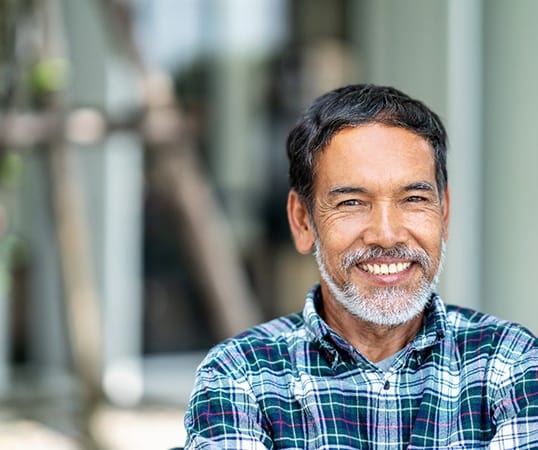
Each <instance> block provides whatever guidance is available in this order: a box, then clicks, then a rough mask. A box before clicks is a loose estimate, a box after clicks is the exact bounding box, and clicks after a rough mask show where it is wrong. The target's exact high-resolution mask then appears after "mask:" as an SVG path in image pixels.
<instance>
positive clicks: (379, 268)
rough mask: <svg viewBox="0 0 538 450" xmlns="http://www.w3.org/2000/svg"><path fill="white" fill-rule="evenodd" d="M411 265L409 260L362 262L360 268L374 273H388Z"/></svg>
mask: <svg viewBox="0 0 538 450" xmlns="http://www.w3.org/2000/svg"><path fill="white" fill-rule="evenodd" d="M409 266H411V263H410V262H405V263H401V262H399V263H391V264H362V265H361V269H362V270H365V271H366V272H370V273H373V274H374V275H389V274H395V273H398V272H402V271H404V270H406V269H408V268H409Z"/></svg>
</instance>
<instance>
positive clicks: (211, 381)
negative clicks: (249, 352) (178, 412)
mask: <svg viewBox="0 0 538 450" xmlns="http://www.w3.org/2000/svg"><path fill="white" fill-rule="evenodd" d="M185 428H186V430H187V442H186V444H185V449H197V450H199V449H238V450H254V449H255V450H258V449H260V450H261V449H268V448H272V443H271V439H270V437H269V435H268V433H267V432H266V430H265V429H264V427H263V425H262V414H261V411H260V408H259V405H258V402H257V401H256V398H255V397H254V395H253V393H252V391H251V389H250V385H249V384H248V382H247V381H246V379H244V378H243V377H241V376H237V375H235V374H231V373H229V372H228V371H225V370H223V371H220V370H217V369H215V368H201V369H199V370H198V373H197V376H196V382H195V387H194V391H193V393H192V395H191V399H190V402H189V408H188V410H187V413H186V414H185Z"/></svg>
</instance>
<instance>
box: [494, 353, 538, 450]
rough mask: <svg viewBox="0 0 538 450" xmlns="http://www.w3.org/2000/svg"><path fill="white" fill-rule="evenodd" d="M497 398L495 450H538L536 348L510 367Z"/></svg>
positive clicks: (537, 372) (537, 368)
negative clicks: (537, 449)
mask: <svg viewBox="0 0 538 450" xmlns="http://www.w3.org/2000/svg"><path fill="white" fill-rule="evenodd" d="M507 373H508V376H507V377H506V378H505V379H504V381H503V383H502V385H501V386H499V389H498V390H497V392H498V395H496V396H495V403H494V405H495V409H494V416H493V417H494V420H495V422H496V426H497V431H496V433H495V436H494V438H493V439H492V440H491V442H490V445H489V448H490V449H491V450H507V449H518V450H525V449H528V450H530V449H536V448H538V349H537V348H536V347H534V348H532V349H531V350H530V351H529V352H527V353H526V354H524V355H523V357H522V358H521V359H520V361H518V362H517V363H515V364H512V365H509V367H508V369H507Z"/></svg>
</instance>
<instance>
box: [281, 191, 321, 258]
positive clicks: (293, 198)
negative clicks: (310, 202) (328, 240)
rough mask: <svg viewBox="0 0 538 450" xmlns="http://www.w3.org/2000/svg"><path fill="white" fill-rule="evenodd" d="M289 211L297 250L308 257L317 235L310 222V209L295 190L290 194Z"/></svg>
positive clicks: (289, 220)
mask: <svg viewBox="0 0 538 450" xmlns="http://www.w3.org/2000/svg"><path fill="white" fill-rule="evenodd" d="M287 210H288V222H289V224H290V229H291V234H292V236H293V241H294V243H295V248H296V249H297V251H298V252H299V253H302V254H303V255H306V254H307V253H310V252H311V251H312V248H313V247H314V241H315V238H316V235H315V233H314V229H313V227H312V223H311V222H310V216H309V214H308V209H307V207H306V205H305V204H304V202H303V200H301V198H300V197H299V194H297V192H295V191H294V190H291V191H290V193H289V194H288V208H287Z"/></svg>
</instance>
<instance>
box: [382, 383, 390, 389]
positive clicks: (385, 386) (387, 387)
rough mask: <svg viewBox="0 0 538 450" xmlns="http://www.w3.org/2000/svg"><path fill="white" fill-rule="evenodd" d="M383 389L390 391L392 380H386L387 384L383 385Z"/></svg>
mask: <svg viewBox="0 0 538 450" xmlns="http://www.w3.org/2000/svg"><path fill="white" fill-rule="evenodd" d="M383 389H385V391H388V390H389V389H390V381H389V380H387V381H385V384H384V385H383Z"/></svg>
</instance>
